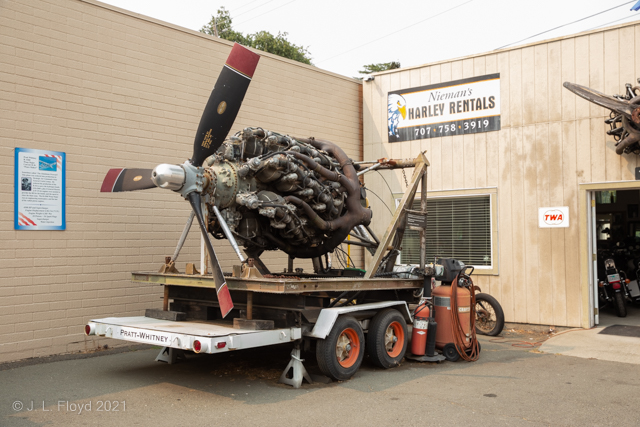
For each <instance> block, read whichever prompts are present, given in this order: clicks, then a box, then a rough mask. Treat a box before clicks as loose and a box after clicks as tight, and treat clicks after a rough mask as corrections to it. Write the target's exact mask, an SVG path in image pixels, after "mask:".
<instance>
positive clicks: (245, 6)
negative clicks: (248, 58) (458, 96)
mask: <svg viewBox="0 0 640 427" xmlns="http://www.w3.org/2000/svg"><path fill="white" fill-rule="evenodd" d="M102 1H103V2H104V3H108V4H112V5H114V6H117V7H120V8H123V9H127V10H130V11H132V12H136V13H140V14H142V15H147V16H150V17H153V18H156V19H159V20H162V21H166V22H170V23H172V24H175V25H179V26H181V27H185V28H189V29H192V30H199V29H200V28H202V26H203V25H205V24H207V23H208V22H209V21H210V20H211V16H212V15H215V14H216V11H217V10H218V9H219V8H221V7H225V8H226V9H227V10H228V11H229V12H230V14H231V18H232V19H233V28H234V30H236V31H240V32H242V33H244V34H250V33H254V32H257V31H262V30H265V31H269V32H271V33H272V34H274V35H275V34H278V32H281V33H288V36H287V39H288V40H289V41H290V42H292V43H294V44H296V45H299V46H304V47H306V48H307V49H308V50H309V52H310V54H311V58H312V59H311V62H312V63H313V65H314V66H316V67H319V68H322V69H325V70H328V71H331V72H334V73H338V74H341V75H345V76H349V77H358V76H361V75H360V74H358V71H360V70H362V69H363V68H362V67H363V65H366V64H373V63H380V62H390V61H399V62H400V63H401V65H402V67H410V66H416V65H422V64H427V63H431V62H435V61H442V60H448V59H453V58H459V57H463V56H467V55H472V54H478V53H484V52H490V51H493V50H496V49H498V48H501V47H504V46H507V45H508V46H517V45H519V44H526V43H531V42H535V41H540V40H546V39H551V38H555V37H561V36H564V35H569V34H575V33H579V32H581V31H587V30H590V29H595V28H600V27H607V26H613V25H619V24H623V23H625V22H631V21H638V20H640V12H634V11H631V10H630V9H631V7H632V6H633V5H634V4H635V3H636V1H637V0H634V1H626V2H625V1H623V0H534V1H528V0H446V1H445V0H396V1H392V0H322V1H317V0H234V1H226V0H218V1H216V0H102ZM617 6H619V7H617ZM607 9H611V10H607ZM591 15H595V16H591ZM575 21H578V22H575ZM556 27H561V28H556ZM552 29H554V30H553V31H548V30H552ZM547 31H548V32H547ZM543 32H544V34H539V33H543ZM538 34H539V35H538ZM536 35H537V36H536ZM531 36H535V37H531ZM525 39H526V40H525Z"/></svg>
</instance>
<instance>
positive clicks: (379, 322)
mask: <svg viewBox="0 0 640 427" xmlns="http://www.w3.org/2000/svg"><path fill="white" fill-rule="evenodd" d="M408 339H409V334H408V332H407V322H405V320H404V317H403V316H402V314H400V312H399V311H398V310H395V309H393V308H388V309H386V310H382V311H380V312H379V313H378V314H376V315H375V316H374V317H373V319H371V323H370V324H369V333H368V335H367V353H369V357H370V358H371V361H372V362H373V364H374V365H376V366H379V367H381V368H383V369H389V368H392V367H394V366H398V365H399V364H400V361H401V360H402V358H403V357H404V354H405V353H406V351H407V341H408Z"/></svg>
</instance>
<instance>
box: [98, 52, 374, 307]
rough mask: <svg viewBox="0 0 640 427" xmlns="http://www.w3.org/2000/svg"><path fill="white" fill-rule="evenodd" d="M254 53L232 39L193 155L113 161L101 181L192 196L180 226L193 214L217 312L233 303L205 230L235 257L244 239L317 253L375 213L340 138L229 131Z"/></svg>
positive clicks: (118, 187) (107, 188)
mask: <svg viewBox="0 0 640 427" xmlns="http://www.w3.org/2000/svg"><path fill="white" fill-rule="evenodd" d="M258 60H259V56H258V55H256V54H255V53H253V52H251V51H249V50H248V49H246V48H244V47H242V46H240V45H238V44H236V45H234V47H233V49H232V50H231V54H230V55H229V58H228V59H227V61H226V63H225V66H224V67H223V69H222V71H221V73H220V76H219V77H218V80H217V81H216V84H215V87H214V89H213V91H212V92H211V96H210V98H209V101H208V102H207V105H206V107H205V109H204V113H203V115H202V118H201V120H200V124H199V126H198V130H197V133H196V137H195V142H194V149H193V155H192V157H191V159H190V160H187V161H186V162H185V163H183V164H181V165H174V164H161V165H158V166H156V167H155V168H154V169H153V170H151V169H111V170H110V171H109V172H108V173H107V176H106V177H105V179H104V182H103V184H102V190H101V191H103V192H120V191H133V190H144V189H149V188H155V187H160V188H164V189H168V190H172V191H175V192H176V193H179V194H180V195H181V196H182V197H184V198H185V199H186V200H188V201H189V203H190V204H191V208H192V211H193V213H192V216H191V218H190V220H189V221H188V222H187V227H186V228H185V230H188V227H189V226H190V221H191V220H192V219H193V217H194V216H195V218H196V219H197V221H198V224H199V225H200V230H201V233H202V236H203V238H204V242H205V245H206V247H207V251H208V254H209V257H210V263H211V268H212V274H213V278H214V283H215V284H216V292H217V294H218V301H219V304H220V309H221V312H222V314H223V317H224V316H225V315H226V314H227V313H228V312H229V311H230V310H231V309H232V308H233V303H232V301H231V297H230V295H229V291H228V289H227V286H226V280H225V278H224V275H223V273H222V270H221V268H220V264H219V262H218V259H217V257H216V254H215V251H214V249H213V245H212V243H211V240H210V238H209V235H212V236H213V237H215V238H227V239H229V240H230V241H231V242H232V246H234V249H235V250H236V252H237V253H238V254H239V256H241V255H240V252H239V249H238V247H237V246H238V245H241V246H244V248H245V251H246V252H247V253H262V252H263V251H265V250H274V249H279V250H282V251H284V252H286V253H287V254H289V255H290V256H292V257H294V258H315V257H319V256H321V255H324V254H326V253H328V252H331V251H333V250H334V249H335V248H336V247H337V246H338V245H340V244H341V243H342V242H343V240H344V239H345V238H346V237H347V235H348V234H349V232H350V231H351V230H352V229H353V228H354V227H356V226H359V225H365V226H366V225H368V224H369V222H370V220H371V216H372V214H371V211H370V210H369V209H368V208H366V207H364V203H363V200H362V199H363V196H362V194H363V193H364V192H363V190H362V189H361V186H360V181H359V179H358V176H357V172H356V168H355V167H354V165H353V162H352V161H351V160H350V159H349V157H348V156H347V155H346V154H345V153H344V151H343V150H342V149H341V148H340V147H338V146H337V145H336V144H334V143H332V142H329V141H324V140H320V139H314V138H294V137H291V136H288V135H283V134H279V133H276V132H271V131H267V130H265V129H262V128H258V127H252V128H246V129H244V130H242V131H240V132H238V133H236V134H235V135H234V136H231V137H229V138H227V134H228V132H229V130H230V129H231V126H232V125H233V122H234V120H235V118H236V115H237V113H238V110H239V109H240V105H241V103H242V100H243V98H244V95H245V93H246V91H247V88H248V86H249V83H250V81H251V78H252V76H253V73H254V71H255V68H256V66H257V64H258ZM185 235H186V233H183V238H182V239H181V242H183V239H184V236H185ZM180 246H181V243H180V244H179V247H180ZM178 250H179V249H178ZM241 257H242V256H241ZM174 258H175V256H174Z"/></svg>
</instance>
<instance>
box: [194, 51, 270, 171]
mask: <svg viewBox="0 0 640 427" xmlns="http://www.w3.org/2000/svg"><path fill="white" fill-rule="evenodd" d="M259 59H260V55H258V54H255V53H253V52H251V51H250V50H249V49H247V48H245V47H242V46H241V45H239V44H237V43H236V44H234V45H233V49H231V53H230V54H229V57H228V58H227V62H226V63H225V64H224V67H223V68H222V71H221V72H220V75H219V76H218V80H216V84H215V86H214V88H213V91H211V95H210V97H209V101H208V102H207V106H206V107H205V108H204V112H203V113H202V118H201V119H200V124H199V125H198V131H197V132H196V138H195V141H194V143H193V156H192V157H191V163H192V164H193V165H195V166H201V165H202V163H203V162H204V160H205V159H206V158H207V157H209V156H210V155H212V154H213V153H215V152H216V150H217V149H218V148H220V145H222V142H223V141H224V139H225V138H226V137H227V134H228V133H229V130H231V126H233V122H234V121H235V120H236V116H237V115H238V111H239V110H240V105H241V104H242V100H243V99H244V95H245V93H246V92H247V88H248V87H249V83H251V78H252V77H253V72H254V71H255V69H256V66H257V65H258V60H259Z"/></svg>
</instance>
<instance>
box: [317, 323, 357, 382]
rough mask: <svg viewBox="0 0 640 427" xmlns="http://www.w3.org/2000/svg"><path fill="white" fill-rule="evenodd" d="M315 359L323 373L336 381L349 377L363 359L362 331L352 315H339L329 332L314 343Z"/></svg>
mask: <svg viewBox="0 0 640 427" xmlns="http://www.w3.org/2000/svg"><path fill="white" fill-rule="evenodd" d="M316 359H317V360H318V367H319V368H320V370H321V371H322V373H323V374H325V375H326V376H328V377H329V378H331V379H334V380H336V381H344V380H348V379H349V378H351V377H352V376H353V375H354V374H355V373H356V372H357V371H358V368H360V365H361V364H362V359H364V333H363V332H362V327H361V326H360V323H358V321H357V320H356V319H354V318H353V317H352V316H340V317H338V319H337V320H336V323H335V324H334V325H333V328H332V329H331V332H330V333H329V335H327V337H326V338H325V339H323V340H318V342H317V344H316Z"/></svg>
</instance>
